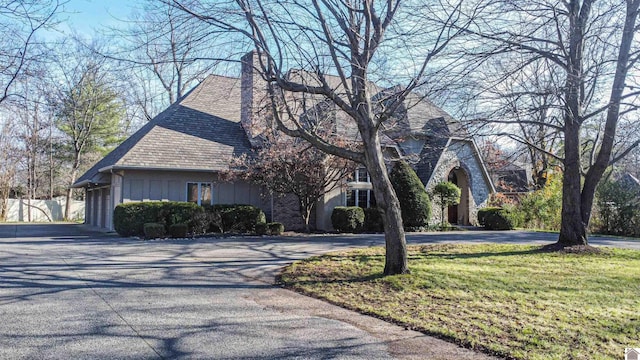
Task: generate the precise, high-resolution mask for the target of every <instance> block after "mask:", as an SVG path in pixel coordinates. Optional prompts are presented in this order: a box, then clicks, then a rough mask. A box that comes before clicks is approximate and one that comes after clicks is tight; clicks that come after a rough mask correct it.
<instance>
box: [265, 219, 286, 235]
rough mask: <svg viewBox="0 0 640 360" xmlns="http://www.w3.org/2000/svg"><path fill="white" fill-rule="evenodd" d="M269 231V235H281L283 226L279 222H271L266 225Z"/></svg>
mask: <svg viewBox="0 0 640 360" xmlns="http://www.w3.org/2000/svg"><path fill="white" fill-rule="evenodd" d="M267 228H268V229H269V235H276V236H277V235H282V233H283V232H284V225H283V224H281V223H279V222H272V223H268V224H267Z"/></svg>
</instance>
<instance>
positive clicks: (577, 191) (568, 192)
mask: <svg viewBox="0 0 640 360" xmlns="http://www.w3.org/2000/svg"><path fill="white" fill-rule="evenodd" d="M565 121H566V125H565V151H566V154H565V160H564V177H563V180H562V222H561V226H560V236H559V237H558V243H557V244H558V245H560V246H562V247H565V246H573V245H587V224H586V223H584V222H583V221H582V211H581V208H582V206H581V198H582V196H581V184H580V176H581V175H580V127H579V126H580V125H578V124H576V122H575V121H570V120H568V119H566V120H565Z"/></svg>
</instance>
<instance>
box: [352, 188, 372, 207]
mask: <svg viewBox="0 0 640 360" xmlns="http://www.w3.org/2000/svg"><path fill="white" fill-rule="evenodd" d="M346 195H347V199H346V200H347V201H346V203H347V206H360V207H361V208H370V207H375V206H376V198H375V196H374V195H373V190H369V189H354V190H350V191H347V194H346Z"/></svg>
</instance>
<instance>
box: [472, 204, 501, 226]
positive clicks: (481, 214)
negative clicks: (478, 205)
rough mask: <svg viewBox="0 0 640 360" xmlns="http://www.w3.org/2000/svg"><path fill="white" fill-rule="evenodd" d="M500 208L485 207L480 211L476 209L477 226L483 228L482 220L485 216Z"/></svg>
mask: <svg viewBox="0 0 640 360" xmlns="http://www.w3.org/2000/svg"><path fill="white" fill-rule="evenodd" d="M500 209H502V208H500V207H486V208H482V209H478V225H480V226H484V221H485V220H484V219H485V218H486V216H487V213H489V212H493V211H496V210H500Z"/></svg>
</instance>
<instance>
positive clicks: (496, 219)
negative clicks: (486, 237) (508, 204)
mask: <svg viewBox="0 0 640 360" xmlns="http://www.w3.org/2000/svg"><path fill="white" fill-rule="evenodd" d="M478 223H480V225H482V226H484V227H485V229H488V230H513V229H515V225H516V223H515V221H514V216H513V214H512V212H511V211H510V210H508V209H505V208H497V207H490V208H484V209H479V210H478Z"/></svg>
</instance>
